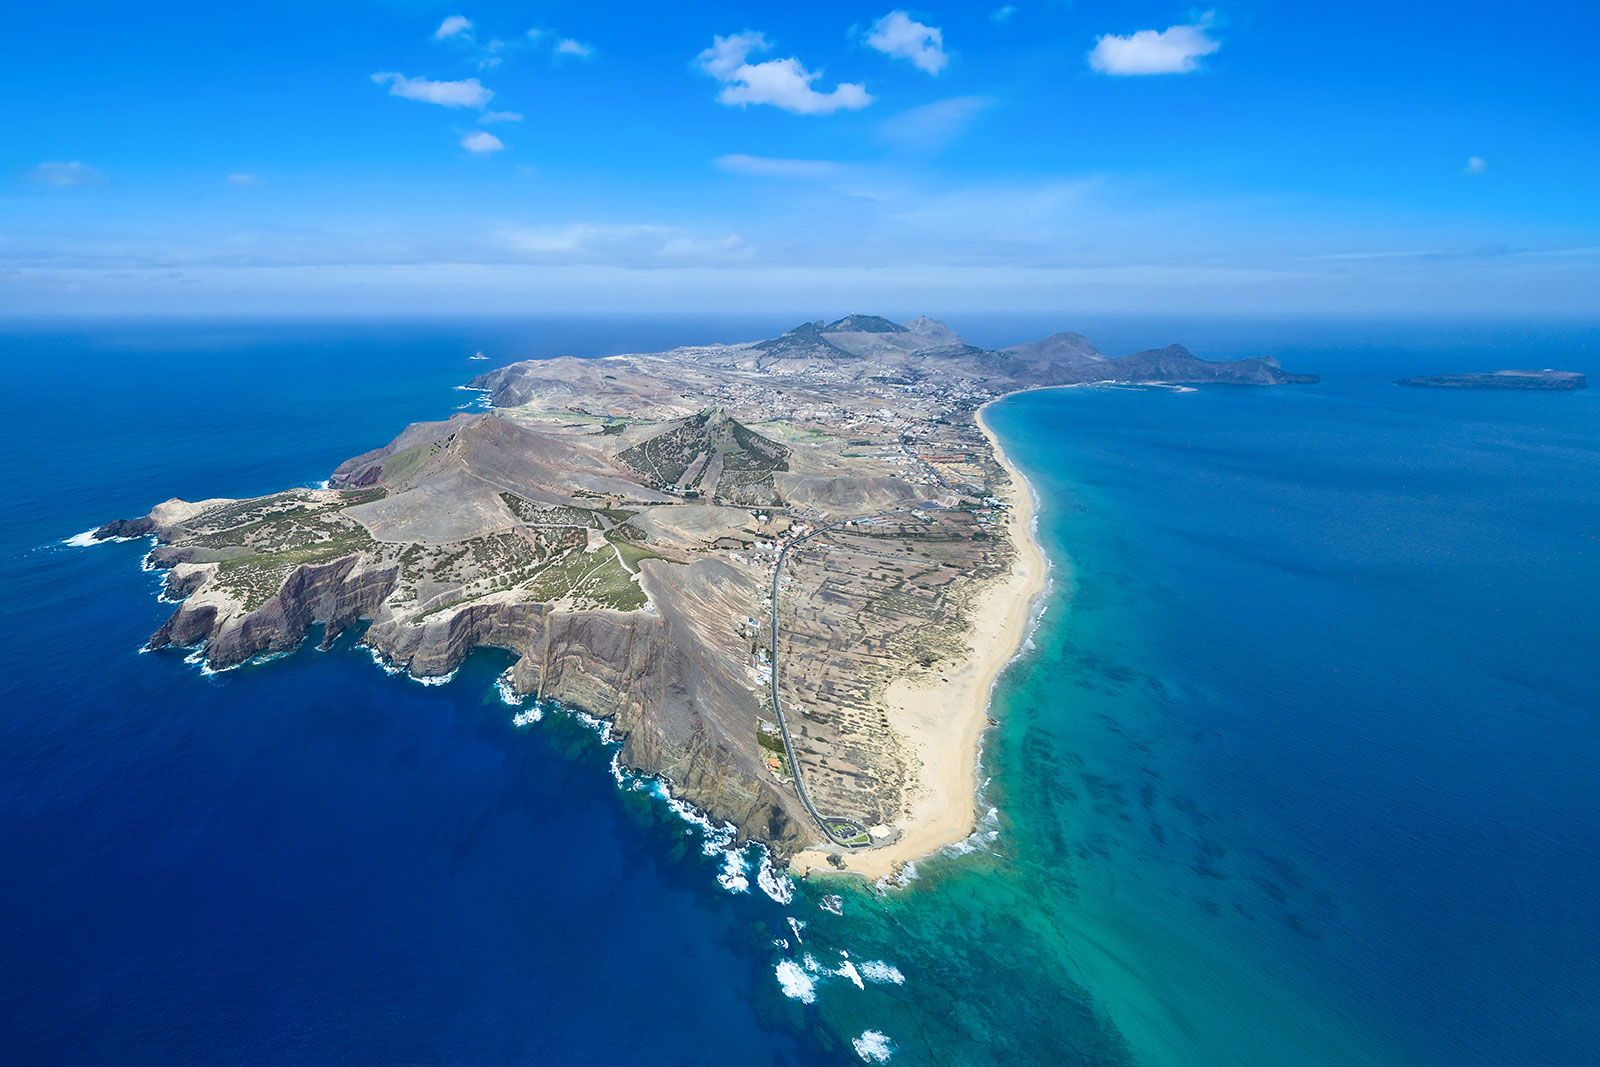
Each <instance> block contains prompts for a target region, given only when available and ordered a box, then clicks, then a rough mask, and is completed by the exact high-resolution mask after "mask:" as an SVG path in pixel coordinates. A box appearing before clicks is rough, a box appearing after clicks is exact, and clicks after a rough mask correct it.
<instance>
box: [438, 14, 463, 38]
mask: <svg viewBox="0 0 1600 1067" xmlns="http://www.w3.org/2000/svg"><path fill="white" fill-rule="evenodd" d="M471 36H472V20H471V19H469V18H467V16H465V15H451V16H449V17H448V18H446V19H445V20H444V21H443V22H441V23H439V28H438V29H437V30H434V31H433V39H434V40H436V41H442V40H444V39H445V38H446V37H467V38H471Z"/></svg>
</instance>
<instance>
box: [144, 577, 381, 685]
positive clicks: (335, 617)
mask: <svg viewBox="0 0 1600 1067" xmlns="http://www.w3.org/2000/svg"><path fill="white" fill-rule="evenodd" d="M359 562H360V561H359V559H358V558H357V557H355V556H347V557H345V558H344V559H340V560H335V561H334V562H332V563H327V564H323V565H320V566H311V565H306V566H301V567H297V568H296V569H295V570H293V571H291V572H290V573H289V576H288V578H287V579H285V581H284V583H283V586H282V588H280V589H279V590H278V593H277V595H276V596H273V597H272V598H271V599H269V600H268V601H267V602H266V603H265V604H263V605H261V606H260V607H258V608H256V609H255V610H254V611H251V612H249V613H247V614H244V615H242V616H240V615H234V614H227V613H224V612H223V611H220V610H219V605H217V604H216V603H213V602H208V601H206V600H203V599H201V600H195V599H194V595H195V593H197V592H198V591H200V590H201V589H203V588H204V583H205V580H206V578H207V577H208V575H206V574H204V573H203V572H198V571H190V572H188V573H186V574H178V575H177V576H176V577H175V579H174V580H169V581H168V583H167V585H166V591H167V594H168V595H169V596H185V597H188V598H190V599H186V600H184V602H183V603H182V604H181V605H179V607H178V610H177V611H175V612H173V613H172V617H171V618H169V619H168V620H167V621H166V623H165V624H164V625H163V626H162V627H161V629H159V630H157V631H156V632H155V635H154V636H153V637H151V638H150V644H149V647H150V648H165V647H166V646H168V645H181V646H185V647H188V646H193V645H198V644H204V645H205V647H206V659H207V661H208V662H209V663H210V664H211V665H212V666H213V667H215V668H217V669H219V670H220V669H223V668H227V667H233V666H237V665H238V664H240V663H243V662H244V661H245V660H248V659H250V658H251V657H253V656H261V655H267V654H269V653H273V652H288V651H291V650H293V649H295V648H297V647H299V645H300V642H302V641H304V640H305V636H306V632H307V631H308V630H309V629H310V628H311V626H312V624H314V623H322V624H323V625H324V626H325V627H326V630H327V634H328V640H330V641H331V640H332V639H333V638H335V637H337V636H338V635H339V634H340V633H341V632H342V631H343V630H345V629H346V628H347V627H349V626H350V625H352V624H353V623H355V622H357V621H358V620H360V619H362V618H371V617H372V615H373V613H374V612H376V611H377V610H378V609H379V607H380V606H381V605H382V604H383V601H384V598H386V597H387V596H388V595H389V591H390V590H391V589H393V588H394V581H395V572H394V571H393V570H392V569H391V570H384V571H370V570H362V569H360V568H359V567H358V564H359Z"/></svg>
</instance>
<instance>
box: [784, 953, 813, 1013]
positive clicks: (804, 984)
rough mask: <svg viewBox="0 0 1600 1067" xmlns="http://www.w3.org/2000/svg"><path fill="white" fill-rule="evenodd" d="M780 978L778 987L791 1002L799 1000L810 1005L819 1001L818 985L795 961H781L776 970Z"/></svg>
mask: <svg viewBox="0 0 1600 1067" xmlns="http://www.w3.org/2000/svg"><path fill="white" fill-rule="evenodd" d="M774 973H776V974H777V976H778V987H779V988H780V989H782V990H783V995H784V996H786V997H788V998H789V999H790V1000H798V1001H799V1002H800V1003H802V1004H810V1003H812V1002H814V1001H815V1000H816V999H817V983H816V980H815V979H814V978H812V977H811V976H810V975H809V974H807V973H806V972H805V971H804V970H803V969H802V968H801V967H800V965H799V964H797V963H795V961H794V960H779V961H778V966H777V967H776V968H774Z"/></svg>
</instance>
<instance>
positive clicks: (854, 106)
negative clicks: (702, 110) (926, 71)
mask: <svg viewBox="0 0 1600 1067" xmlns="http://www.w3.org/2000/svg"><path fill="white" fill-rule="evenodd" d="M770 47H771V46H770V45H769V44H768V43H767V39H766V37H765V36H763V35H762V34H760V33H754V32H751V31H748V30H747V31H745V32H744V33H735V34H731V35H729V36H727V37H720V36H719V37H715V38H713V41H712V45H711V47H710V48H707V49H706V50H705V51H703V52H701V53H700V55H699V56H697V57H696V58H695V62H696V64H697V65H698V66H699V67H700V69H701V70H702V71H704V72H705V73H707V74H709V75H711V76H712V77H713V78H715V79H717V80H718V81H719V82H722V84H723V88H722V92H720V93H718V94H717V99H718V100H720V101H721V102H722V103H724V104H727V105H728V106H729V107H747V106H748V105H750V104H768V105H771V106H772V107H776V108H781V109H783V110H784V111H788V112H792V113H793V114H796V115H831V114H833V113H834V112H835V111H858V110H860V109H861V108H864V107H866V106H867V105H868V104H870V103H872V97H871V96H870V95H869V94H868V93H867V88H866V86H865V85H862V84H859V83H856V82H840V83H839V84H838V85H836V86H835V87H834V88H833V89H832V90H830V91H829V92H826V93H822V92H818V91H817V90H816V89H813V88H812V87H811V83H812V82H814V81H816V80H817V79H818V78H819V77H821V76H822V72H821V71H816V72H812V71H808V70H806V69H805V67H803V66H801V65H800V60H798V59H796V58H795V57H793V56H790V57H789V58H788V59H770V60H767V61H766V62H765V63H751V62H749V57H750V53H752V52H765V51H766V50H767V49H768V48H770Z"/></svg>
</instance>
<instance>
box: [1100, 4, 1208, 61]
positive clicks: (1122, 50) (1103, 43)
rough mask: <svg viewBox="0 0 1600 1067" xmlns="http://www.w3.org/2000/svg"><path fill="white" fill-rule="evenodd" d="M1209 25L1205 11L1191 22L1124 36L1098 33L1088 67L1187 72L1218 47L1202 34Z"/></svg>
mask: <svg viewBox="0 0 1600 1067" xmlns="http://www.w3.org/2000/svg"><path fill="white" fill-rule="evenodd" d="M1210 28H1211V13H1210V12H1209V11H1208V12H1206V13H1205V14H1204V15H1202V16H1200V20H1199V21H1198V22H1195V23H1193V24H1191V25H1185V26H1168V27H1167V28H1166V29H1164V30H1140V31H1139V32H1137V33H1134V34H1130V35H1129V36H1127V37H1119V36H1117V35H1116V34H1114V33H1107V34H1102V35H1101V36H1100V37H1098V38H1096V40H1095V45H1094V50H1093V51H1091V52H1090V53H1089V66H1091V67H1093V68H1094V69H1095V70H1097V71H1099V72H1100V73H1102V74H1188V73H1189V72H1190V71H1193V70H1196V69H1198V68H1199V65H1200V62H1199V61H1200V57H1201V56H1209V55H1210V54H1211V53H1213V52H1215V51H1216V50H1217V49H1219V48H1221V47H1222V42H1221V41H1218V40H1216V39H1215V38H1213V37H1209V36H1207V35H1206V31H1207V30H1209V29H1210Z"/></svg>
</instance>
